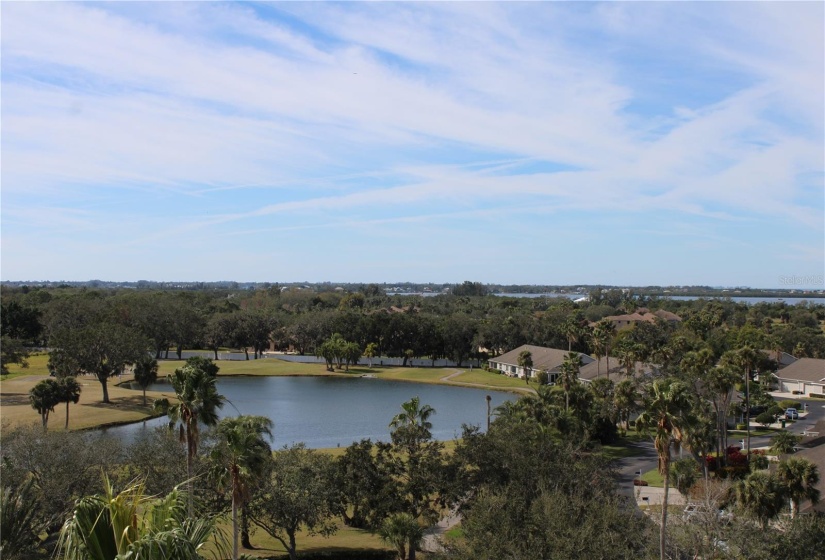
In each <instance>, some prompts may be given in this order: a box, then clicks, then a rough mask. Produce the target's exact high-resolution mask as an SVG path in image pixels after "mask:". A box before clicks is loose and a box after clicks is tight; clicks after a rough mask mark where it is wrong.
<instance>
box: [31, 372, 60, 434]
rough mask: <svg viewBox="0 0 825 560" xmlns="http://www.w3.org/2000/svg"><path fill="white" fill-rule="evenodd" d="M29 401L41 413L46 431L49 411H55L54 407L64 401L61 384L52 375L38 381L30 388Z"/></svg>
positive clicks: (41, 419)
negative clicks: (61, 394) (61, 396)
mask: <svg viewBox="0 0 825 560" xmlns="http://www.w3.org/2000/svg"><path fill="white" fill-rule="evenodd" d="M29 401H30V402H31V405H32V408H33V409H35V410H36V411H37V412H39V413H40V421H41V423H42V424H43V431H44V432H45V431H46V430H48V428H49V413H50V412H54V407H56V406H57V405H58V404H60V403H61V402H62V401H61V400H60V384H59V383H58V382H57V380H56V379H53V378H51V377H49V378H48V379H44V380H43V381H40V382H38V383H37V385H35V386H34V387H32V388H31V389H30V390H29Z"/></svg>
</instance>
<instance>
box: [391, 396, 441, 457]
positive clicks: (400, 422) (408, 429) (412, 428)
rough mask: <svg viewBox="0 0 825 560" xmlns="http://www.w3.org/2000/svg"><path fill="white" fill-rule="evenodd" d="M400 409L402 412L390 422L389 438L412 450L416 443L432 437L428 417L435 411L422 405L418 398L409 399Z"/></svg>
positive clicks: (431, 425)
mask: <svg viewBox="0 0 825 560" xmlns="http://www.w3.org/2000/svg"><path fill="white" fill-rule="evenodd" d="M401 409H402V410H403V412H401V413H399V414H396V415H395V416H394V417H393V419H392V420H391V421H390V428H392V429H393V432H392V434H391V437H392V438H393V441H396V440H397V441H398V442H399V443H402V444H403V445H405V446H407V447H408V448H409V449H410V450H412V448H413V446H414V445H415V444H416V443H418V442H421V441H424V440H428V439H430V437H432V434H431V433H430V430H431V429H432V427H433V424H432V422H430V416H432V415H433V414H435V409H434V408H433V407H431V406H430V405H428V404H425V405H422V404H421V400H420V399H419V397H413V398H411V399H410V400H408V401H407V402H405V403H404V404H402V405H401Z"/></svg>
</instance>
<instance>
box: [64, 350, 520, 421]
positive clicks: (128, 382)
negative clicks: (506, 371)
mask: <svg viewBox="0 0 825 560" xmlns="http://www.w3.org/2000/svg"><path fill="white" fill-rule="evenodd" d="M250 361H251V360H250ZM162 362H182V363H185V360H159V361H158V363H162ZM389 369H390V370H395V369H406V368H389ZM433 369H440V370H457V369H458V368H455V367H445V368H433ZM465 371H467V370H461V371H459V373H464V372H465ZM453 375H454V374H453ZM450 376H451V375H450V374H448V375H446V376H444V377H441V378H439V379H437V380H428V379H421V380H415V379H387V378H385V377H380V375H371V374H363V373H357V374H351V373H345V372H341V373H338V372H329V371H327V372H319V373H275V374H254V373H219V374H218V378H219V379H220V378H221V377H226V378H229V377H232V378H244V377H248V378H261V377H321V378H335V379H374V380H376V381H390V382H399V383H413V384H419V385H442V386H446V387H458V388H464V389H485V390H489V391H497V392H502V393H510V394H515V395H517V396H519V397H522V396H524V395H525V394H531V393H535V390H534V389H532V388H527V387H524V388H522V387H496V386H493V385H484V384H480V383H464V382H461V381H451V380H448V379H447V378H448V377H450ZM167 377H168V374H167V375H165V376H163V378H161V376H160V375H159V376H158V380H157V382H156V383H163V384H168V381H167ZM113 385H114V386H116V387H120V388H122V389H126V390H130V391H138V392H140V391H142V389H141V388H140V386H137V384H136V382H135V381H134V378H129V379H124V380H122V381H118V382H117V383H113ZM163 416H165V414H158V413H150V414H147V415H146V416H144V417H143V418H139V419H136V420H123V421H116V422H107V423H104V424H97V425H94V426H86V427H84V428H80V429H78V430H77V431H81V432H91V431H96V430H97V431H100V430H106V429H109V428H117V427H120V426H129V425H134V424H141V423H143V422H146V421H148V420H154V419H156V418H160V417H163Z"/></svg>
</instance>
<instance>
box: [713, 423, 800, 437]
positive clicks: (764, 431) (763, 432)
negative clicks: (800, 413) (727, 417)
mask: <svg viewBox="0 0 825 560" xmlns="http://www.w3.org/2000/svg"><path fill="white" fill-rule="evenodd" d="M787 422H788V424H790V423H791V422H793V421H792V420H788V421H787ZM781 431H783V430H782V428H754V427H751V437H758V436H772V435H775V434H777V433H779V432H781ZM747 435H748V432H747V431H745V430H728V436H730V437H736V438H739V439H743V438H745V437H747Z"/></svg>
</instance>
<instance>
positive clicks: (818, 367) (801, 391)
mask: <svg viewBox="0 0 825 560" xmlns="http://www.w3.org/2000/svg"><path fill="white" fill-rule="evenodd" d="M773 375H774V376H775V377H776V378H777V379H778V380H779V390H780V391H782V392H783V393H794V392H795V394H798V395H806V396H812V395H819V396H822V395H825V360H820V359H817V358H800V359H798V360H797V361H795V362H794V363H792V364H791V365H789V366H787V367H785V368H782V369H780V370H779V371H777V372H776V373H774V374H773Z"/></svg>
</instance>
